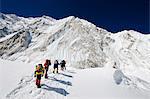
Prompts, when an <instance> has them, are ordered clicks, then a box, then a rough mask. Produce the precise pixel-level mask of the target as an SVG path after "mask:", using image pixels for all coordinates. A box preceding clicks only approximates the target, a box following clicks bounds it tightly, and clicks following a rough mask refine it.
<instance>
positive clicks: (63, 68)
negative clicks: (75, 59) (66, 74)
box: [60, 60, 66, 71]
mask: <svg viewBox="0 0 150 99" xmlns="http://www.w3.org/2000/svg"><path fill="white" fill-rule="evenodd" d="M65 64H66V61H65V60H62V61H61V62H60V65H61V70H62V71H63V70H66V66H65Z"/></svg>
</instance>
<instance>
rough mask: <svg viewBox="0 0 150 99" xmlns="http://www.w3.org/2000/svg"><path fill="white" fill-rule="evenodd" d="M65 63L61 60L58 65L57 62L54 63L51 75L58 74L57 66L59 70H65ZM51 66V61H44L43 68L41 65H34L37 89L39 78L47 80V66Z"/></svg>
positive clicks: (39, 85)
mask: <svg viewBox="0 0 150 99" xmlns="http://www.w3.org/2000/svg"><path fill="white" fill-rule="evenodd" d="M65 64H66V61H65V60H62V61H61V62H60V63H59V62H58V60H55V61H54V67H53V73H58V65H60V66H61V70H66V66H65ZM50 65H51V60H49V59H46V61H45V63H44V66H43V65H42V64H38V65H36V70H35V72H34V77H36V85H37V87H38V88H40V87H41V84H40V82H41V78H42V77H43V76H44V77H45V78H48V74H47V73H48V70H49V66H50Z"/></svg>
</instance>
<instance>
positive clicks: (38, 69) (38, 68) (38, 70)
mask: <svg viewBox="0 0 150 99" xmlns="http://www.w3.org/2000/svg"><path fill="white" fill-rule="evenodd" d="M43 74H44V68H43V66H42V64H38V65H37V66H36V70H35V72H34V77H36V85H37V88H41V84H40V83H41V77H43Z"/></svg>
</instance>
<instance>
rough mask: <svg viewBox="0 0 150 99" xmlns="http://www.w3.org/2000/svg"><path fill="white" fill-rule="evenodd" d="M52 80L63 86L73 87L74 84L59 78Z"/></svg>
mask: <svg viewBox="0 0 150 99" xmlns="http://www.w3.org/2000/svg"><path fill="white" fill-rule="evenodd" d="M51 80H53V81H57V82H59V83H61V84H64V85H68V86H72V83H71V82H69V81H63V80H59V79H57V78H53V79H51Z"/></svg>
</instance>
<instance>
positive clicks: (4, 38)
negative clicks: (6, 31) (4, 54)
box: [0, 33, 16, 42]
mask: <svg viewBox="0 0 150 99" xmlns="http://www.w3.org/2000/svg"><path fill="white" fill-rule="evenodd" d="M15 34H16V33H13V34H10V35H7V36H5V37H3V38H0V42H3V41H5V40H7V39H9V38H11V37H13V36H14V35H15Z"/></svg>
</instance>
